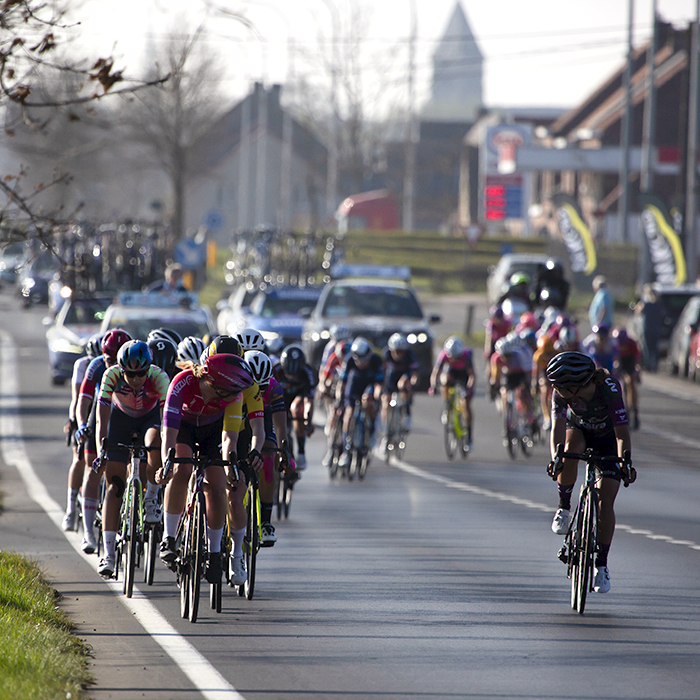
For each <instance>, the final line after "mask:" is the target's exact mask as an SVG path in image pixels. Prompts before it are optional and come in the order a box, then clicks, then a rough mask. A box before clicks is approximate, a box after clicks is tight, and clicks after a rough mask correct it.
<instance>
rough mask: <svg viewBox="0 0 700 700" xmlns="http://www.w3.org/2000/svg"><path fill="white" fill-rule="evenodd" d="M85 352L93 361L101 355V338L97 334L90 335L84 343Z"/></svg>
mask: <svg viewBox="0 0 700 700" xmlns="http://www.w3.org/2000/svg"><path fill="white" fill-rule="evenodd" d="M85 352H86V353H87V356H88V357H89V358H90V359H91V360H93V359H95V358H96V357H99V356H100V355H101V354H102V336H101V335H100V334H99V333H96V334H95V335H91V336H90V337H89V338H88V341H87V343H85Z"/></svg>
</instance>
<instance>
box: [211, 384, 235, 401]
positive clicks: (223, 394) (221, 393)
mask: <svg viewBox="0 0 700 700" xmlns="http://www.w3.org/2000/svg"><path fill="white" fill-rule="evenodd" d="M211 388H212V389H214V393H215V394H216V395H217V396H218V397H219V398H220V399H230V398H231V397H232V396H236V395H237V394H239V393H240V392H238V391H229V390H228V389H222V388H221V387H220V386H216V384H212V385H211Z"/></svg>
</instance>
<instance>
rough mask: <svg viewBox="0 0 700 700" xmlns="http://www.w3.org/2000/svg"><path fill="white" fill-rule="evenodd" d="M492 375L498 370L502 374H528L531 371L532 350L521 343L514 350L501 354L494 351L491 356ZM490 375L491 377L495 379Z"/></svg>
mask: <svg viewBox="0 0 700 700" xmlns="http://www.w3.org/2000/svg"><path fill="white" fill-rule="evenodd" d="M491 368H492V375H493V374H494V373H495V372H497V371H498V370H500V371H501V373H502V374H506V375H509V374H529V373H530V372H532V350H531V349H530V347H529V346H528V345H525V344H523V345H521V346H519V347H517V348H516V349H515V351H514V352H511V353H509V354H508V355H502V354H501V353H500V352H496V353H494V355H493V357H492V358H491ZM495 378H496V377H495V376H492V379H495Z"/></svg>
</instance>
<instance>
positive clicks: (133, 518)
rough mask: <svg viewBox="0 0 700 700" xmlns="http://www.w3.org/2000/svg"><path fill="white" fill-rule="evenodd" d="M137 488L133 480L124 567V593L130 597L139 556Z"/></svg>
mask: <svg viewBox="0 0 700 700" xmlns="http://www.w3.org/2000/svg"><path fill="white" fill-rule="evenodd" d="M139 490H140V486H139V485H138V483H137V482H136V481H133V482H132V484H131V491H130V498H129V501H130V503H129V526H128V527H129V529H128V540H127V543H126V568H125V569H124V588H125V590H124V593H125V594H126V597H127V598H131V596H132V594H133V592H134V574H135V573H136V560H137V558H138V556H139V551H138V547H139V523H138V515H139V496H140V494H139Z"/></svg>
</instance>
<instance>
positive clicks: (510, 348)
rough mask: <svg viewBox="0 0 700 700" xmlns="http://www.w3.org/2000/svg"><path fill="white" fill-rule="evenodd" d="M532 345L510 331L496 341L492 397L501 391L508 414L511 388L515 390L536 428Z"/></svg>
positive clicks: (528, 417)
mask: <svg viewBox="0 0 700 700" xmlns="http://www.w3.org/2000/svg"><path fill="white" fill-rule="evenodd" d="M532 357H533V352H532V348H531V347H530V346H529V345H528V344H527V343H525V342H523V341H522V340H521V339H520V338H519V337H518V336H515V335H512V334H509V335H507V336H506V337H505V338H501V339H500V340H499V341H498V343H496V352H495V353H494V354H493V356H492V357H491V381H490V390H491V399H492V400H495V399H496V397H497V396H498V394H499V393H500V395H501V411H502V413H503V415H505V411H506V402H507V400H508V392H509V391H515V395H516V405H518V404H519V405H521V406H522V410H523V411H524V412H525V415H526V416H527V422H528V424H529V425H530V430H531V431H533V432H534V429H535V425H534V423H535V415H534V411H533V402H532V392H531V390H530V386H531V384H532Z"/></svg>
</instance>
